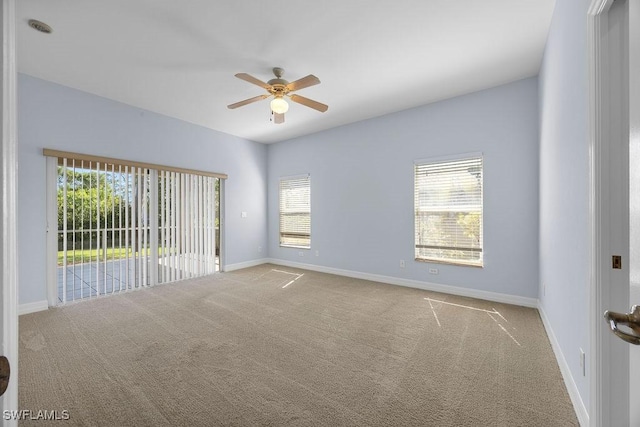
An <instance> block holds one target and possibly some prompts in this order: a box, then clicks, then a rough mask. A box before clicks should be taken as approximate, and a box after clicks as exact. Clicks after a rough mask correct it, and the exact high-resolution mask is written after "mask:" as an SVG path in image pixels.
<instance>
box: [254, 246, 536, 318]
mask: <svg viewBox="0 0 640 427" xmlns="http://www.w3.org/2000/svg"><path fill="white" fill-rule="evenodd" d="M265 262H269V263H271V264H276V265H282V266H285V267H293V268H302V269H304V270H311V271H318V272H320V273H329V274H336V275H338V276H346V277H353V278H355V279H363V280H370V281H372V282H381V283H387V284H390V285H398V286H406V287H409V288H417V289H423V290H426V291H434V292H442V293H445V294H451V295H459V296H463V297H469V298H477V299H483V300H487V301H494V302H501V303H505V304H513V305H519V306H523V307H531V308H538V300H537V299H536V298H527V297H520V296H517V295H508V294H500V293H497V292H488V291H481V290H478V289H468V288H463V287H459V286H451V285H441V284H437V283H429V282H423V281H420V280H412V279H402V278H399V277H392V276H382V275H379V274H371V273H363V272H360V271H352V270H342V269H339V268H332V267H324V266H321V265H313V264H303V263H299V262H293V261H285V260H281V259H273V258H268V259H266V260H265Z"/></svg>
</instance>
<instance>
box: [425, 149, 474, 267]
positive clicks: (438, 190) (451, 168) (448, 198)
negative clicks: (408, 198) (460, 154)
mask: <svg viewBox="0 0 640 427" xmlns="http://www.w3.org/2000/svg"><path fill="white" fill-rule="evenodd" d="M482 168H483V167H482V156H481V155H477V156H473V157H467V158H461V159H455V160H446V161H422V162H416V165H415V258H416V260H421V261H432V262H442V263H451V264H464V265H474V266H482V265H483V257H482V238H483V236H482Z"/></svg>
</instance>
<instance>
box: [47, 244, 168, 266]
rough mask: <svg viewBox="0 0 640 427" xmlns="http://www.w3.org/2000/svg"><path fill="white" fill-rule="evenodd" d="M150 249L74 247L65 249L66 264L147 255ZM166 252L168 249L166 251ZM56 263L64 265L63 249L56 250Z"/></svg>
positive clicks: (160, 250)
mask: <svg viewBox="0 0 640 427" xmlns="http://www.w3.org/2000/svg"><path fill="white" fill-rule="evenodd" d="M150 252H151V250H150V249H149V248H147V249H144V250H143V251H142V253H139V252H135V254H134V252H133V249H132V248H129V250H128V251H127V249H126V248H108V249H107V250H106V251H104V250H102V249H76V250H73V249H71V250H68V251H67V265H71V264H81V263H85V262H96V261H98V260H100V261H104V260H105V259H106V260H107V261H114V260H117V259H122V258H126V257H127V256H129V257H132V256H134V255H135V256H140V255H143V256H145V255H149V253H150ZM159 252H160V255H162V253H163V251H162V248H160V249H159ZM166 252H168V250H167V251H166ZM58 265H59V266H62V265H64V251H58Z"/></svg>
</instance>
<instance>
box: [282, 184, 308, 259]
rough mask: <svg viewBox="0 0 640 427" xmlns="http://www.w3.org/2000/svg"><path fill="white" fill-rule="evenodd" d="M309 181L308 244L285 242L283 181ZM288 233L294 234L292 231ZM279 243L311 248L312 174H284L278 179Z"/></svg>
mask: <svg viewBox="0 0 640 427" xmlns="http://www.w3.org/2000/svg"><path fill="white" fill-rule="evenodd" d="M303 180H306V181H307V186H308V189H309V190H308V191H309V200H308V207H309V214H308V215H309V235H308V245H304V244H302V245H300V244H292V243H286V242H285V243H283V230H282V223H283V221H282V215H283V210H282V196H283V192H282V190H283V188H282V183H283V182H285V181H303ZM288 234H292V233H291V232H290V233H288ZM278 244H279V246H280V247H281V248H295V249H311V175H310V174H301V175H292V176H282V177H280V178H279V179H278Z"/></svg>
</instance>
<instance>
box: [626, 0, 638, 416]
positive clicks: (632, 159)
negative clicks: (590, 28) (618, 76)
mask: <svg viewBox="0 0 640 427" xmlns="http://www.w3.org/2000/svg"><path fill="white" fill-rule="evenodd" d="M628 7H629V11H628V16H629V48H628V49H629V50H628V51H629V154H630V155H629V219H630V221H629V224H630V239H629V241H630V245H629V246H630V253H629V256H630V258H629V265H630V283H629V294H628V296H629V301H628V304H627V306H628V307H629V308H631V307H632V306H633V305H637V306H638V312H637V313H638V320H639V324H638V325H637V327H635V330H630V331H629V330H628V331H627V332H629V333H631V334H633V335H634V336H640V4H639V3H638V1H637V0H633V1H629V5H628ZM627 350H628V351H629V403H630V405H629V411H630V412H629V420H630V425H634V426H640V404H638V403H639V402H640V339H638V340H637V341H636V344H635V345H631V344H629V345H628V349H627Z"/></svg>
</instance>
